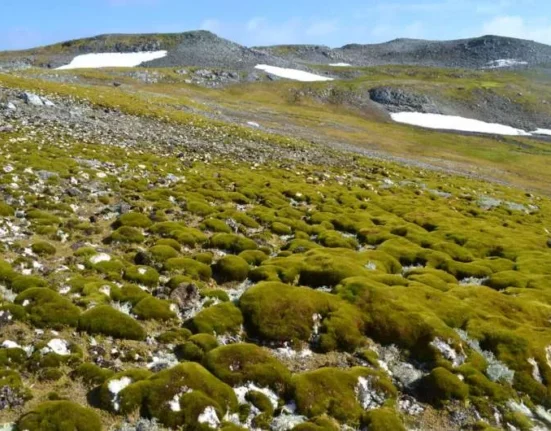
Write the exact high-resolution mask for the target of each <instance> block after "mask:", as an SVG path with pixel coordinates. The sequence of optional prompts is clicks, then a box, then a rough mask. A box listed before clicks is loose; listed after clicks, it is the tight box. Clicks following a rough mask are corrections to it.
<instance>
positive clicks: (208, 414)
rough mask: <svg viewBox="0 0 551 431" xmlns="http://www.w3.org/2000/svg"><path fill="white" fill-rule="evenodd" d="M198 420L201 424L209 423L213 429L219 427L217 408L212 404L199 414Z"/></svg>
mask: <svg viewBox="0 0 551 431" xmlns="http://www.w3.org/2000/svg"><path fill="white" fill-rule="evenodd" d="M197 422H199V423H200V424H207V425H208V427H209V428H213V429H216V428H218V426H219V425H220V419H218V415H217V414H216V410H215V409H214V407H212V406H209V407H207V408H206V409H205V411H204V412H203V413H201V414H200V415H199V417H198V418H197Z"/></svg>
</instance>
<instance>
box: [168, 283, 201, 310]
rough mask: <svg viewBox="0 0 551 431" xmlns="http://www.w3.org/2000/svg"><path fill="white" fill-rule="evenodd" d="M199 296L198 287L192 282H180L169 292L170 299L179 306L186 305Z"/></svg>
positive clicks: (183, 306) (196, 299)
mask: <svg viewBox="0 0 551 431" xmlns="http://www.w3.org/2000/svg"><path fill="white" fill-rule="evenodd" d="M199 297H200V295H199V289H198V288H197V286H195V284H192V283H182V284H180V285H179V286H178V287H176V289H174V290H173V291H172V293H171V294H170V299H171V300H172V301H174V302H176V304H178V306H179V307H180V308H186V307H188V306H189V305H190V304H191V303H194V302H196V301H198V300H199Z"/></svg>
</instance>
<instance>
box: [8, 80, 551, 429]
mask: <svg viewBox="0 0 551 431" xmlns="http://www.w3.org/2000/svg"><path fill="white" fill-rule="evenodd" d="M28 73H30V72H28ZM81 73H82V74H84V75H86V74H87V75H86V76H87V77H88V79H90V80H92V79H98V80H99V79H100V78H101V77H102V76H103V75H102V73H104V72H101V73H100V72H81ZM94 73H97V74H98V75H97V76H95V75H93V74H94ZM447 79H448V78H447ZM449 79H453V78H451V77H450V78H449ZM511 79H512V78H511ZM0 83H1V85H2V86H4V87H5V88H4V89H6V91H8V90H7V89H11V88H15V89H18V91H19V90H22V89H26V90H34V91H40V92H42V94H44V95H47V94H51V95H50V97H52V98H53V100H54V101H55V102H57V103H61V102H59V101H61V100H65V99H66V98H67V97H69V96H71V97H74V98H80V99H82V100H85V101H86V104H88V105H87V106H91V107H92V109H96V110H97V112H98V115H99V112H100V111H103V110H112V112H113V115H121V116H124V115H134V116H138V117H139V118H143V119H144V121H145V120H146V118H144V117H147V120H148V121H149V120H151V119H153V120H154V121H157V122H166V124H174V123H176V124H179V125H180V126H181V127H188V126H189V128H190V132H189V133H190V134H191V135H193V134H194V133H196V134H197V133H199V131H202V132H201V133H203V132H205V130H210V129H209V128H212V130H211V131H210V132H212V133H213V135H212V136H214V137H213V138H212V140H216V142H219V143H220V145H222V144H223V145H231V144H232V142H234V141H235V142H242V141H243V140H246V139H248V140H252V141H253V142H254V141H255V140H258V142H260V143H269V145H270V147H271V148H272V150H273V151H280V154H281V158H264V157H262V158H259V160H250V159H247V158H246V157H243V158H240V157H237V156H235V155H234V154H229V155H224V154H223V153H216V154H212V155H210V154H206V153H205V152H202V151H190V150H189V149H188V148H186V147H178V146H177V145H160V144H158V143H149V142H139V143H135V144H132V145H130V144H128V145H125V144H124V143H121V142H117V143H112V144H110V143H106V142H99V141H94V140H93V139H82V138H79V137H75V136H72V135H70V134H66V133H58V132H57V130H56V127H55V126H52V127H43V128H36V127H34V126H33V125H32V124H16V125H15V126H14V127H12V128H11V129H9V130H5V131H3V132H0V171H1V172H2V174H1V176H0V241H1V245H0V246H1V250H2V260H0V334H1V339H0V344H1V347H0V419H1V420H0V422H2V423H4V422H5V423H10V422H13V423H14V424H15V429H17V430H20V431H23V430H29V431H35V430H36V431H38V430H69V429H71V430H79V431H88V430H89V431H98V430H101V429H105V430H107V429H116V430H123V429H142V428H137V426H138V425H137V424H138V422H139V421H142V423H148V424H149V426H153V425H152V424H156V425H155V426H158V427H159V428H158V429H162V428H161V427H165V428H167V429H184V430H207V429H223V430H240V429H273V430H297V431H301V430H303V431H308V430H316V431H325V430H338V429H346V428H345V426H348V427H351V429H366V430H376V431H379V430H390V429H392V430H401V429H471V430H480V429H513V428H512V427H515V429H530V428H531V427H533V426H540V427H549V426H551V423H550V422H549V421H550V419H551V413H549V410H550V409H551V323H550V322H551V293H550V292H551V233H550V230H551V201H550V200H549V198H548V197H546V196H544V195H541V194H538V193H535V192H534V193H532V192H526V191H525V190H522V189H520V188H515V187H511V186H505V185H499V184H497V183H495V182H489V181H483V180H481V179H477V178H469V177H466V176H461V175H455V174H452V173H446V172H442V171H435V170H431V169H425V168H423V167H421V166H407V165H402V164H398V163H394V162H390V161H382V160H375V159H369V158H366V157H363V156H359V155H357V154H349V153H344V152H343V153H342V154H340V155H335V154H334V153H333V151H329V150H328V151H327V156H326V157H327V159H326V163H318V162H317V161H316V160H318V159H314V160H310V159H309V158H308V157H297V158H295V159H292V158H285V157H284V156H283V155H284V154H285V153H287V152H294V151H298V152H299V153H300V152H301V151H302V153H300V154H302V155H306V156H307V155H309V154H310V153H309V151H310V148H311V147H312V145H313V144H310V143H308V142H305V141H303V140H300V139H298V138H296V139H295V138H286V137H281V136H275V135H272V134H270V133H267V132H260V131H259V132H257V131H251V130H249V129H246V128H244V127H241V126H227V125H220V124H218V123H217V122H216V121H213V122H212V123H209V120H207V119H204V118H203V119H200V120H199V121H198V122H197V123H194V121H195V120H196V117H195V116H194V115H195V114H188V113H184V112H181V111H177V110H176V109H175V108H174V106H175V105H171V103H173V102H170V101H168V100H166V99H165V100H164V103H165V104H166V106H164V105H163V104H162V103H160V102H159V99H158V97H160V96H155V97H156V98H154V99H153V102H152V103H151V109H150V110H148V109H147V108H149V105H148V104H146V102H145V99H144V98H145V96H144V95H143V94H141V93H137V94H138V95H132V94H130V93H126V92H124V91H117V92H116V91H114V89H112V88H107V87H106V86H102V85H100V84H97V86H96V85H75V87H74V89H72V87H71V86H69V85H60V84H58V83H54V82H46V81H40V80H30V79H28V78H16V77H14V76H12V75H0ZM88 84H90V82H88ZM96 87H97V88H96ZM190 91H191V90H190ZM193 91H200V90H197V89H195V90H193ZM225 91H227V92H228V93H230V95H229V96H228V99H227V101H228V103H230V102H232V101H233V100H234V99H232V98H233V97H235V96H233V95H232V94H233V93H232V92H239V91H241V90H240V89H233V90H232V89H228V90H225ZM259 91H260V90H259ZM0 94H2V93H0ZM220 97H222V96H220ZM251 97H252V96H251ZM82 103H84V102H82ZM41 109H42V108H41ZM43 109H46V108H43ZM289 109H294V108H289ZM326 114H327V115H329V113H328V112H326ZM336 115H337V114H336ZM337 117H338V116H337ZM121 118H122V117H121ZM197 118H199V117H197ZM114 121H117V120H114ZM121 121H122V120H121ZM192 123H193V124H192ZM186 130H187V129H186ZM198 130H199V131H198ZM399 130H402V131H404V130H406V129H405V128H401V126H400V127H399ZM415 133H419V134H420V135H419V136H431V137H432V138H433V139H434V141H437V140H438V139H440V138H439V137H442V140H443V141H445V142H448V141H449V142H451V141H453V139H455V138H454V137H453V136H452V135H444V134H437V133H436V132H434V133H433V132H430V133H429V132H426V134H425V132H415ZM454 136H455V135H454ZM456 139H457V140H458V142H459V145H460V146H461V145H464V144H465V143H466V142H470V143H472V142H476V141H477V140H478V141H480V142H483V141H484V142H490V138H468V137H461V136H457V137H456ZM469 139H471V140H469ZM519 139H520V138H519ZM485 140H488V141H485ZM491 142H494V141H491ZM534 142H535V141H534ZM259 145H260V144H259ZM465 145H466V144H465ZM496 145H497V144H496ZM534 145H535V146H537V145H542V146H543V145H544V144H543V143H541V144H540V143H534ZM500 148H501V147H500ZM458 151H459V150H458ZM496 151H500V150H499V149H497V150H496ZM530 151H531V150H530V149H528V150H527V152H528V154H530V155H529V157H536V156H535V155H534V154H532V153H530ZM500 157H501V156H499V157H498V159H499V158H500ZM518 157H519V158H522V157H524V156H520V155H519V156H518ZM526 157H528V156H526ZM542 157H543V158H544V157H546V156H545V155H542ZM522 160H523V163H524V162H526V161H527V160H528V159H522ZM504 163H505V162H504ZM502 166H504V165H502ZM540 168H541V166H540V165H537V166H536V167H535V170H534V172H532V173H533V174H534V175H536V173H537V172H538V169H540ZM526 178H528V176H527V177H526ZM532 180H533V179H532ZM532 180H530V181H532ZM527 181H528V180H527ZM548 289H549V290H548ZM140 417H141V418H140ZM138 418H140V419H138ZM129 426H134V428H124V427H129ZM151 429H154V428H151ZM155 429H157V428H155Z"/></svg>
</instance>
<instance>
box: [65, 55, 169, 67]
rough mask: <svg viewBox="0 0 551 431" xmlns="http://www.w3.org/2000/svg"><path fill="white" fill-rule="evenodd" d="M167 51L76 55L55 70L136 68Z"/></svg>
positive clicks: (160, 56)
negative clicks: (69, 61)
mask: <svg viewBox="0 0 551 431" xmlns="http://www.w3.org/2000/svg"><path fill="white" fill-rule="evenodd" d="M167 54H168V52H167V51H145V52H124V53H123V52H105V53H99V54H83V55H77V56H76V57H75V58H73V60H72V61H71V63H69V64H66V65H65V66H61V67H58V68H57V70H68V69H98V68H101V67H136V66H139V65H140V64H142V63H145V62H146V61H152V60H157V59H159V58H163V57H166V55H167Z"/></svg>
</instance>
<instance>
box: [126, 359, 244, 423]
mask: <svg viewBox="0 0 551 431" xmlns="http://www.w3.org/2000/svg"><path fill="white" fill-rule="evenodd" d="M135 385H136V386H137V389H138V390H135V388H133V386H135ZM182 388H189V390H190V392H189V393H185V392H183V391H182ZM194 394H195V395H194ZM130 395H132V403H133V404H137V405H138V406H140V405H141V406H142V408H143V409H144V412H145V414H147V415H148V416H152V417H156V418H158V419H159V421H160V422H161V423H162V424H163V425H165V426H167V427H172V428H176V427H181V426H184V427H187V428H189V429H197V428H196V427H197V425H198V424H197V419H198V416H199V415H200V414H201V413H203V411H204V410H205V408H206V407H209V406H213V407H215V408H216V410H217V413H218V415H219V417H220V418H221V417H222V416H224V415H225V413H226V412H227V411H234V410H235V409H236V408H237V399H236V397H235V394H234V392H233V390H232V388H231V387H229V386H227V385H226V384H224V383H223V382H221V381H220V380H218V379H217V378H216V377H214V376H213V375H212V374H210V373H209V372H208V371H207V370H205V369H204V368H203V367H202V366H201V365H199V364H196V363H193V362H187V363H183V364H180V365H177V366H175V367H173V368H170V369H168V370H164V371H161V372H159V373H157V374H155V375H153V376H151V377H150V378H149V379H147V380H144V381H140V382H137V383H133V384H131V385H130V386H128V387H127V388H125V389H124V390H123V391H121V392H120V394H119V396H120V399H121V405H123V404H128V402H127V400H126V398H127V396H130ZM191 395H193V396H191ZM175 397H180V399H179V400H180V406H181V410H180V411H178V412H175V411H173V410H172V409H171V408H170V405H169V402H170V401H173V400H174V398H175Z"/></svg>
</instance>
